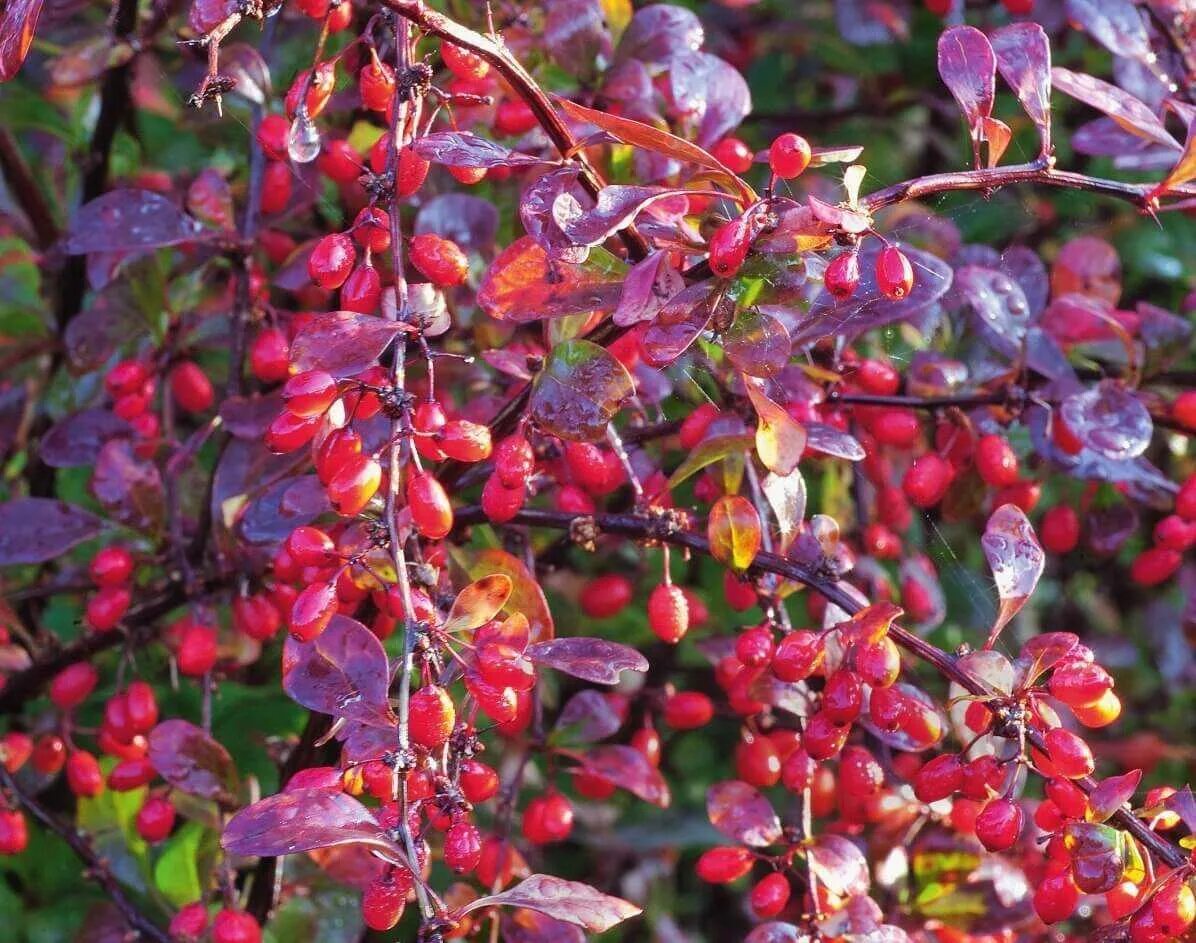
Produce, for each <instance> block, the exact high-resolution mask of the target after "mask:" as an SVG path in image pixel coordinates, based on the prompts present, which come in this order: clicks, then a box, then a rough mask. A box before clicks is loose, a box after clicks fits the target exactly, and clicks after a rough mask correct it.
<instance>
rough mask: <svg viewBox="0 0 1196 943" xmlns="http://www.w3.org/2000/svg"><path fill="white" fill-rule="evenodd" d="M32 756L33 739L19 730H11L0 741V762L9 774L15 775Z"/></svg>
mask: <svg viewBox="0 0 1196 943" xmlns="http://www.w3.org/2000/svg"><path fill="white" fill-rule="evenodd" d="M32 754H33V738H32V737H30V736H29V735H28V734H26V733H21V732H20V731H19V730H12V731H9V732H8V733H6V734H5V735H4V737H3V739H0V761H2V762H3V763H4V768H5V769H6V770H8V771H9V772H10V773H15V772H16V771H17V770H19V769H20V768H21V767H22V766H24V765H25V761H26V760H28V759H29V757H30V756H31V755H32Z"/></svg>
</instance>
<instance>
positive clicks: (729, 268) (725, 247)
mask: <svg viewBox="0 0 1196 943" xmlns="http://www.w3.org/2000/svg"><path fill="white" fill-rule="evenodd" d="M752 236H753V232H752V228H751V226H750V223H749V221H748V219H747V218H746V217H744V216H740V217H738V218H736V219H733V220H731V221H730V222H727V223H723V225H722V226H720V227H719V228H718V229H716V230H715V231H714V235H712V236H711V237H710V244H709V252H710V271H712V272H713V273H714V274H715V275H717V276H718V277H719V278H731V277H732V276H734V275H735V273H737V272H738V271H739V269H740V267H741V266H742V265H743V263H744V260H745V259H746V258H747V253H748V249H749V248H750V247H751V244H752Z"/></svg>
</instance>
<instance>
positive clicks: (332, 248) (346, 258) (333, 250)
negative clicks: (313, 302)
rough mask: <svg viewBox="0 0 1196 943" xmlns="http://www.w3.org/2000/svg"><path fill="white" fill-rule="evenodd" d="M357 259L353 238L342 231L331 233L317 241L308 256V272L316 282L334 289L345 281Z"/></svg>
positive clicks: (325, 287) (326, 287) (327, 288)
mask: <svg viewBox="0 0 1196 943" xmlns="http://www.w3.org/2000/svg"><path fill="white" fill-rule="evenodd" d="M356 261H357V250H356V249H354V248H353V240H352V239H350V238H349V237H348V236H347V235H345V234H344V233H342V232H335V233H330V234H329V235H327V236H325V237H324V238H323V239H321V240H320V241H319V242H317V243H316V245H315V248H314V249H312V250H311V255H309V256H308V257H307V274H308V275H309V276H310V278H311V280H312V281H313V282H315V284H317V285H319V286H320V287H321V288H323V289H325V290H327V291H332V290H333V289H334V288H340V287H341V285H343V284H344V283H345V279H347V278H348V277H349V273H350V272H352V271H353V265H354V263H355V262H356Z"/></svg>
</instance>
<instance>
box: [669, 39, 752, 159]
mask: <svg viewBox="0 0 1196 943" xmlns="http://www.w3.org/2000/svg"><path fill="white" fill-rule="evenodd" d="M669 91H670V92H671V93H672V101H673V105H674V107H676V108H677V109H678V110H680V111H682V112H684V113H685V116H686V118H687V119H688V120H689V122H691V123H693V122H696V123H697V130H696V132H695V134H694V139H695V140H696V141H697V143H698V144H700V145H701V146H702V147H710V146H712V145H713V144H714V143H715V142H716V141H718V140H720V139H721V138H722V137H723V136H724V135H726V134H727V133H728V132H730V131H733V130H735V128H736V127H738V126H739V123H740V122H741V121H743V119H744V118H746V117H747V115H748V113H749V112H750V111H751V110H752V93H751V90H750V89H749V88H748V84H747V82H745V81H744V78H743V76H742V75H740V74H739V70H738V69H736V68H735V67H734V66H732V65H731V64H730V63H728V62H725V61H724V60H722V59H720V58H719V57H718V56H712V55H711V54H710V53H708V52H701V51H693V52H687V51H681V52H678V54H677V55H675V56H673V57H672V58H671V59H670V60H669Z"/></svg>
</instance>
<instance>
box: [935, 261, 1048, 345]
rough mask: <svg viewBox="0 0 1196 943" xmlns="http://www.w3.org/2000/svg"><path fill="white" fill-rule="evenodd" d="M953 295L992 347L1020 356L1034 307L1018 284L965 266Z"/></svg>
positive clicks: (999, 274)
mask: <svg viewBox="0 0 1196 943" xmlns="http://www.w3.org/2000/svg"><path fill="white" fill-rule="evenodd" d="M952 295H953V297H956V298H958V299H959V301H960V303H961V305H960V306H961V307H962V309H963V311H964V313H965V314H966V315H967V316H968V321H969V323H970V324H971V326H972V329H973V330H974V331H975V332H976V333H977V334H978V335H979V336H980V337H981V338H983V340H984V342H985V343H986V344H988V346H989V347H991V348H992V349H993V350H995V351H997V352H998V353H1000V354H1003V355H1004V356H1006V357H1009V358H1014V357H1016V356H1018V354H1019V353H1020V352H1021V349H1022V342H1023V340H1024V339H1025V336H1026V329H1027V328H1028V327H1029V325H1030V304H1029V302H1028V301H1026V296H1025V294H1024V293H1023V292H1022V289H1021V286H1020V285H1019V284H1018V283H1017V282H1016V281H1014V280H1013V279H1012V278H1011V277H1010V276H1009V275H1007V274H1006V273H1004V272H999V271H997V270H996V269H991V268H983V267H981V266H978V265H965V266H963V268H959V269H956V270H955V284H954V285H953V288H952Z"/></svg>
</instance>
